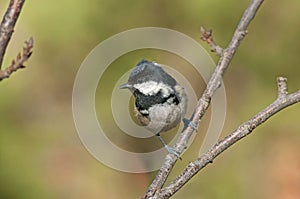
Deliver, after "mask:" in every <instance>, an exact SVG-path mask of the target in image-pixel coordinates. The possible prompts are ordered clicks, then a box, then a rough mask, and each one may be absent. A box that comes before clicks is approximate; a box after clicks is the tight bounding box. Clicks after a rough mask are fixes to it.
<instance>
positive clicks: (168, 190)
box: [153, 77, 300, 198]
mask: <svg viewBox="0 0 300 199" xmlns="http://www.w3.org/2000/svg"><path fill="white" fill-rule="evenodd" d="M286 81H287V80H286V78H283V77H279V78H278V79H277V85H278V97H277V99H276V100H275V101H274V102H273V103H272V104H270V105H269V106H268V107H266V108H265V109H264V110H262V111H260V112H259V113H258V114H256V115H255V116H253V117H252V118H251V119H249V120H248V121H246V122H244V123H243V124H241V125H240V126H239V127H238V128H237V129H235V130H234V131H233V132H232V133H231V134H229V135H228V136H226V137H225V138H224V139H222V140H220V141H219V142H218V143H216V144H215V145H214V146H212V147H211V148H210V149H209V150H208V151H207V152H206V153H204V154H203V155H201V156H200V157H199V158H198V159H197V160H196V161H194V162H191V163H190V164H189V165H188V166H187V167H186V169H185V170H184V171H183V172H182V173H181V174H180V175H179V176H178V177H177V178H176V179H175V180H173V181H172V182H171V183H170V184H169V185H168V186H166V187H165V188H163V189H161V190H160V191H158V192H156V196H155V197H153V198H169V197H170V196H172V195H173V194H174V193H176V192H177V191H178V190H179V189H180V188H181V187H182V186H183V185H184V184H185V183H187V182H188V181H189V180H190V179H191V178H192V177H193V176H194V175H195V174H197V173H198V172H199V171H200V170H201V169H203V168H204V167H205V166H206V165H208V163H212V162H213V160H214V159H215V158H216V157H217V156H218V155H219V154H221V153H222V152H224V151H225V150H226V149H228V148H229V147H230V146H232V145H233V144H235V143H236V142H237V141H239V140H240V139H242V138H244V137H246V136H247V135H249V134H250V133H251V132H252V131H253V130H254V129H255V128H256V127H258V126H259V125H261V124H262V123H264V122H265V121H266V120H267V119H269V118H270V117H271V116H273V115H275V114H276V113H277V112H279V111H280V110H282V109H284V108H286V107H288V106H290V105H292V104H295V103H297V102H300V90H298V91H297V92H294V93H292V94H289V95H288V94H287V92H286V91H287V87H286Z"/></svg>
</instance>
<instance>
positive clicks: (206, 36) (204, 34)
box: [200, 27, 223, 57]
mask: <svg viewBox="0 0 300 199" xmlns="http://www.w3.org/2000/svg"><path fill="white" fill-rule="evenodd" d="M200 32H201V37H200V39H202V40H203V41H206V42H207V43H208V45H210V50H211V52H215V53H216V54H217V55H218V56H219V57H222V55H223V48H221V47H220V46H218V45H217V44H216V43H215V42H214V39H213V36H212V30H208V31H207V30H206V29H205V28H203V27H201V28H200Z"/></svg>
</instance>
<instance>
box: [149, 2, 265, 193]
mask: <svg viewBox="0 0 300 199" xmlns="http://www.w3.org/2000/svg"><path fill="white" fill-rule="evenodd" d="M262 3H263V0H252V2H251V3H250V5H249V7H248V8H247V10H246V11H245V13H244V15H243V17H242V19H241V20H240V22H239V24H238V26H237V28H236V30H235V32H234V35H233V37H232V40H231V42H230V43H229V45H228V47H227V48H226V49H225V50H224V52H223V53H222V57H221V58H220V60H219V62H218V65H217V67H216V69H215V71H214V73H213V74H212V76H211V78H210V80H209V82H208V84H207V87H206V89H205V91H204V92H203V94H202V96H201V98H200V99H199V101H198V104H197V107H196V109H195V111H194V113H193V115H192V117H191V118H190V120H191V121H192V122H193V123H194V124H198V123H199V122H200V120H201V118H202V117H203V116H204V114H205V112H206V110H207V109H208V106H209V104H210V101H211V98H212V96H213V95H214V93H215V91H216V90H217V89H218V88H219V87H220V86H221V80H222V76H223V74H224V72H225V70H226V69H227V68H228V65H229V63H230V62H231V60H232V58H233V55H234V54H235V52H236V50H237V48H238V46H239V45H240V42H241V41H242V40H243V38H244V36H245V35H246V32H247V27H248V26H249V24H250V22H251V21H252V19H253V18H254V16H255V14H256V12H257V10H258V8H259V7H260V6H261V4H262ZM193 131H194V129H193V128H192V127H187V128H185V129H184V130H183V131H182V133H181V134H180V135H179V137H178V139H177V141H176V144H175V146H174V149H175V150H176V151H177V152H179V153H180V154H181V153H182V152H183V151H184V149H186V148H187V146H188V142H189V140H190V138H191V136H192V134H193ZM177 159H178V158H177V156H175V155H174V154H167V156H166V158H165V161H164V163H163V165H162V167H161V168H160V169H159V171H158V173H157V175H156V177H155V179H154V180H153V182H152V184H151V185H150V186H149V188H148V190H147V192H146V194H145V196H143V198H151V197H152V196H153V195H154V194H155V192H157V191H158V190H160V189H161V188H162V186H163V185H164V183H165V181H166V179H167V177H168V175H169V174H170V172H171V170H172V168H173V166H174V164H175V163H176V161H177Z"/></svg>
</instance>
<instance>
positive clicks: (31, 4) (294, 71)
mask: <svg viewBox="0 0 300 199" xmlns="http://www.w3.org/2000/svg"><path fill="white" fill-rule="evenodd" d="M249 2H250V1H238V0H227V1H223V0H190V1H185V2H183V1H179V0H174V1H158V0H156V1H132V0H129V1H115V0H111V1H104V0H90V1H72V0H61V1H59V2H58V3H54V2H53V1H38V0H32V1H26V3H25V5H24V7H23V11H22V13H21V15H20V18H19V20H18V22H17V26H16V29H15V33H14V35H13V38H12V41H11V42H10V45H9V47H8V50H7V54H6V56H5V63H4V66H7V65H8V64H9V63H10V61H11V59H12V58H14V57H15V56H16V54H17V52H18V51H20V50H21V46H22V43H23V42H24V41H25V40H27V39H28V38H29V37H30V36H33V37H34V41H35V47H34V50H33V55H32V57H31V59H30V60H29V61H28V63H26V65H27V66H28V67H27V68H26V69H24V70H22V71H18V72H17V73H15V74H14V75H12V77H11V78H10V79H7V80H4V81H2V82H0V90H1V97H0V104H1V105H0V112H1V119H0V131H1V133H0V198H64V199H65V198H72V199H76V198H78V199H79V198H117V199H118V198H138V197H139V196H141V195H142V194H143V193H144V192H145V190H146V188H147V186H148V185H149V183H150V182H151V180H152V179H153V178H154V176H155V172H153V173H146V174H130V173H123V172H119V171H116V170H113V169H110V168H108V167H106V166H104V165H103V164H101V163H100V162H98V161H97V160H96V159H94V158H93V157H92V156H91V155H90V154H89V153H88V151H87V150H86V149H85V148H84V146H83V145H82V144H81V142H80V139H79V137H78V135H77V132H76V129H75V125H74V122H73V118H72V109H71V105H72V87H73V82H74V79H75V75H76V72H77V70H78V69H79V66H80V64H81V62H82V61H83V60H84V59H85V57H86V56H87V54H88V53H89V52H90V51H91V50H92V49H93V48H94V47H95V46H96V45H97V44H99V43H100V42H101V41H103V40H105V39H107V38H108V37H110V36H112V35H114V34H117V33H119V32H122V31H125V30H128V29H131V28H136V27H145V26H158V27H165V28H170V29H174V30H177V31H180V32H182V33H184V34H187V35H189V36H190V37H192V38H194V39H195V40H197V41H199V42H200V43H201V44H203V46H205V47H206V48H207V49H208V50H209V48H208V47H207V45H206V44H204V43H203V42H202V41H200V39H199V37H200V34H199V30H200V26H204V27H206V28H212V29H213V31H214V38H215V40H216V42H217V43H218V44H220V45H221V46H226V45H227V44H228V42H229V41H230V39H231V36H232V33H233V31H234V29H235V27H236V25H237V23H238V21H239V19H240V17H241V15H242V13H243V12H244V10H245V8H246V7H247V6H248V4H249ZM8 3H9V2H8V1H4V0H0V13H1V14H2V15H3V14H4V12H5V9H6V7H7V6H8ZM299 9H300V2H299V1H297V0H288V1H286V2H282V1H279V0H274V1H265V3H264V4H263V6H262V7H261V9H260V10H259V12H258V14H257V16H256V18H255V20H254V21H253V22H252V24H251V25H250V27H249V34H248V35H247V37H246V38H245V40H244V41H243V42H242V45H241V46H240V48H239V50H238V52H237V54H236V56H235V57H234V59H233V61H232V63H231V65H230V67H229V68H228V70H227V72H226V74H225V76H224V82H225V86H226V91H227V109H228V111H227V118H226V123H225V127H224V130H223V133H222V136H225V135H226V134H228V133H229V132H230V131H232V130H233V129H234V128H236V127H237V126H238V125H239V124H240V123H242V122H243V121H245V120H247V119H248V118H250V117H251V116H252V115H254V114H255V113H257V112H258V111H260V110H261V109H262V108H264V107H266V106H267V105H268V104H269V103H271V102H272V101H273V100H274V99H275V98H276V94H277V90H276V77H277V76H279V75H283V76H285V77H287V78H288V84H289V90H290V91H291V92H292V91H295V90H297V89H300V78H299V76H300V67H299V63H300V59H299V52H300V42H299V34H300V26H299V19H300V12H299ZM143 57H147V58H152V57H153V60H156V61H158V62H160V61H163V62H168V63H170V64H172V63H180V62H177V61H174V60H176V59H177V58H176V57H174V56H171V55H168V54H166V55H165V54H160V52H159V51H156V52H152V51H150V50H149V51H147V50H144V51H139V52H136V53H132V54H128V56H126V55H125V56H123V57H122V61H120V60H121V59H120V60H119V61H118V60H116V62H115V63H114V64H115V65H119V64H122V67H124V68H122V69H119V70H115V69H116V68H115V69H114V68H112V69H111V72H112V75H111V77H113V78H112V79H111V81H116V79H117V75H121V74H120V73H121V72H120V71H123V72H125V71H127V70H128V69H130V68H132V67H133V66H134V64H135V63H136V62H137V60H139V59H141V58H143ZM172 57H173V58H172ZM212 57H213V58H214V59H215V61H217V57H216V56H215V55H214V54H212ZM167 60H168V61H167ZM119 68H120V66H119ZM114 71H115V73H116V76H115V75H114V73H113V72H114ZM103 81H104V82H103V83H104V84H105V83H107V84H109V83H113V82H109V78H108V80H107V81H105V80H103ZM199 81H200V82H201V80H199ZM197 89H198V90H199V92H200V91H201V90H203V85H202V86H199V85H198V87H197ZM197 89H196V90H197ZM198 90H197V91H198ZM110 95H111V88H110V87H109V86H108V87H107V89H104V90H103V91H101V92H98V93H97V96H102V97H104V98H105V97H106V98H107V99H109V97H110ZM199 95H200V93H199ZM101 110H102V109H101V107H100V108H99V109H97V112H98V113H99V114H104V112H103V111H101ZM107 114H108V115H109V114H110V113H107ZM104 117H105V115H104ZM207 118H209V117H208V116H206V118H205V120H208V119H207ZM299 118H300V105H299V104H297V105H294V106H292V107H289V108H287V109H286V110H283V111H282V112H280V113H279V114H277V115H276V116H274V117H272V118H271V119H270V120H269V121H268V122H267V123H265V124H264V125H262V126H261V127H259V128H257V129H256V130H255V131H254V133H253V134H252V135H251V136H249V137H247V138H246V139H244V140H242V141H240V142H239V143H238V144H236V145H235V146H233V147H232V148H230V149H229V150H228V151H226V152H225V153H224V154H222V155H221V156H220V157H218V158H217V159H216V160H215V161H214V164H212V165H209V166H208V167H207V168H205V169H204V170H203V171H201V172H200V173H199V174H198V175H197V176H196V177H195V178H193V179H192V180H191V181H190V182H189V183H188V184H187V185H186V186H185V187H184V188H183V189H182V190H181V191H179V192H178V193H177V194H176V195H175V196H174V198H183V197H184V198H215V199H216V198H220V199H221V198H222V199H225V198H230V199H237V198H244V199H248V198H249V199H250V198H264V199H266V198H272V199H277V198H278V199H279V198H280V199H284V198H289V199H291V198H300V189H299V187H300V153H299V151H300V124H299ZM208 122H209V121H204V123H203V124H204V125H203V126H201V127H200V132H199V133H198V136H197V138H196V140H195V142H194V145H193V146H192V147H191V148H190V149H189V151H187V152H186V153H185V155H184V157H183V160H182V161H179V162H178V163H177V165H176V167H175V169H174V171H173V172H172V174H171V176H170V177H171V178H172V177H174V176H176V175H177V174H179V173H180V171H181V170H182V169H183V168H184V166H185V165H186V164H187V163H188V162H190V161H191V160H193V159H195V158H196V156H197V153H198V150H199V147H200V146H201V141H202V139H203V135H202V134H201V132H202V130H203V132H205V131H204V130H205V129H206V127H205V125H207V123H208ZM105 125H107V126H110V125H113V121H111V120H107V122H105ZM116 130H118V129H116ZM118 133H119V132H118ZM119 134H120V133H119ZM109 136H110V137H111V138H113V139H114V140H115V141H116V142H118V143H120V144H121V145H122V146H124V147H125V148H126V147H127V148H128V147H129V148H134V149H135V150H139V146H136V147H135V146H132V143H135V144H137V142H133V141H132V140H130V139H128V138H125V137H123V136H114V135H113V134H112V135H109ZM127 141H128V142H127ZM149 143H150V144H151V142H149ZM137 145H138V144H137ZM142 145H144V144H141V146H140V147H142ZM149 149H151V147H150V148H149V147H148V148H147V147H146V149H144V148H142V149H141V150H149Z"/></svg>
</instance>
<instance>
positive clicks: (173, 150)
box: [165, 145, 181, 160]
mask: <svg viewBox="0 0 300 199" xmlns="http://www.w3.org/2000/svg"><path fill="white" fill-rule="evenodd" d="M165 148H166V149H167V151H168V152H169V153H171V154H173V155H175V156H176V157H177V158H178V159H180V160H181V157H180V153H179V152H178V151H176V150H175V149H174V148H172V147H169V146H168V145H165Z"/></svg>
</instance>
